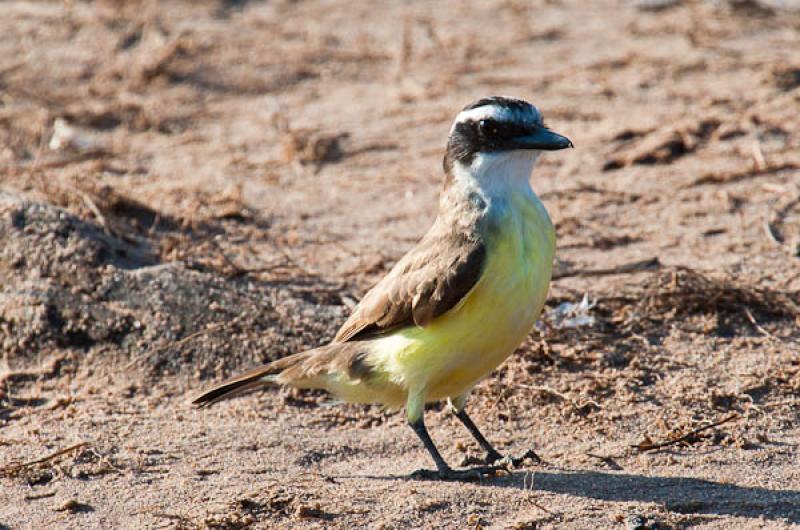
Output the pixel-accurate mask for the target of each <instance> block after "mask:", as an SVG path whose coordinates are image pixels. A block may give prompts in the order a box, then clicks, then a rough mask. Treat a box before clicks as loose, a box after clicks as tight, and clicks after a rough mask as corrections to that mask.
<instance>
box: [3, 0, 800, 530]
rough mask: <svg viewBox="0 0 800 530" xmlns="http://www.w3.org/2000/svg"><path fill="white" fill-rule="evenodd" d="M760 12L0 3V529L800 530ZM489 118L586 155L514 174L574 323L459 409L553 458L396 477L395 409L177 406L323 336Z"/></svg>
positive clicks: (793, 183)
mask: <svg viewBox="0 0 800 530" xmlns="http://www.w3.org/2000/svg"><path fill="white" fill-rule="evenodd" d="M776 4H777V3H776ZM787 4H792V3H791V2H787ZM764 6H765V4H764V3H759V2H754V1H730V2H725V1H720V2H703V1H686V2H682V1H674V2H669V1H667V2H638V3H637V2H578V1H575V2H567V1H563V2H562V1H546V2H545V1H542V2H530V3H529V2H515V1H506V2H499V1H490V2H466V3H465V2H450V1H443V2H435V3H423V2H410V3H401V2H371V3H366V2H364V3H355V2H346V1H343V0H330V1H327V2H318V3H314V2H291V1H287V2H281V1H278V2H248V1H227V2H179V1H174V2H172V1H171V2H162V3H159V2H155V1H150V2H113V1H104V2H101V1H98V2H91V3H86V2H4V3H3V5H2V11H3V16H2V17H0V179H1V181H0V184H2V190H1V192H0V240H2V241H0V280H2V290H0V347H2V352H3V356H2V361H0V362H2V365H0V528H215V529H235V528H362V527H369V528H386V529H389V528H514V529H533V528H559V529H561V528H575V529H585V528H627V529H635V528H638V529H655V528H659V529H684V528H708V529H711V528H716V529H721V528H790V527H800V465H798V457H800V450H798V444H800V427H799V426H798V418H799V417H800V399H798V393H799V392H800V332H799V331H798V325H799V324H800V310H799V309H798V304H800V295H798V293H800V257H798V255H799V254H800V246H799V245H800V113H799V112H798V108H800V107H799V105H800V29H799V28H800V13H798V11H796V10H792V9H788V8H767V7H764ZM491 94H506V95H513V96H518V97H523V98H525V99H529V100H531V101H534V102H535V103H536V104H537V105H538V106H539V107H540V108H541V109H543V111H544V113H545V116H546V119H547V122H548V124H549V125H550V126H551V127H552V128H553V129H555V130H557V131H559V132H562V133H563V134H566V135H568V136H569V137H570V138H572V139H573V141H574V142H575V144H576V146H577V148H576V149H575V150H571V151H569V152H558V153H553V154H550V155H547V156H545V157H544V158H543V160H542V161H541V163H540V165H539V167H538V168H537V170H536V172H535V175H534V177H533V185H534V188H535V189H536V190H537V192H538V193H539V194H540V195H541V197H542V199H543V201H544V202H545V204H546V206H547V208H548V209H549V211H550V212H551V215H552V217H553V219H554V221H555V223H556V226H557V231H558V267H557V269H558V274H557V275H558V278H557V279H556V280H555V281H554V282H553V287H552V290H551V296H550V300H549V302H548V310H552V309H553V308H555V307H557V306H558V305H559V304H561V303H563V302H577V301H579V300H580V299H581V298H582V297H583V295H584V294H585V293H586V294H588V296H589V297H590V299H591V300H596V301H597V305H596V306H594V307H593V308H592V309H591V310H590V311H589V313H588V314H589V315H590V316H592V317H593V318H594V323H593V324H592V325H586V326H581V327H575V328H558V327H557V326H555V325H554V324H553V322H551V321H549V320H546V321H545V324H544V325H542V326H541V328H540V329H537V330H535V331H534V332H533V333H532V334H531V336H530V338H529V340H528V341H527V342H526V344H524V345H523V346H522V347H521V348H520V349H519V351H518V352H517V353H516V354H515V355H514V356H513V357H512V358H511V359H510V360H509V361H508V362H507V363H505V364H504V365H503V366H502V367H500V368H499V369H498V370H497V371H496V373H494V374H493V375H492V376H491V377H490V378H488V379H487V380H486V381H484V382H483V383H481V384H480V385H479V387H478V388H476V391H475V393H474V396H473V398H472V399H471V401H470V406H469V410H470V411H471V412H472V414H473V417H474V418H475V419H476V421H477V422H478V423H479V425H481V427H482V428H483V429H484V431H485V432H486V433H487V435H488V436H489V438H490V439H492V440H493V441H495V442H496V443H497V444H498V445H499V446H500V447H501V448H502V449H503V450H505V451H508V452H510V453H511V454H519V453H523V452H524V451H526V450H527V449H534V450H535V451H536V452H537V453H538V454H539V455H540V456H541V457H542V459H543V462H541V463H538V464H535V463H533V462H528V463H526V464H525V465H524V466H522V467H520V468H519V469H513V470H511V472H510V473H509V474H504V475H503V476H498V477H495V478H490V479H485V480H483V481H482V482H479V483H437V482H425V481H415V480H411V479H410V478H409V476H408V475H409V474H410V473H411V472H412V471H414V470H415V469H417V468H420V467H426V466H430V462H429V461H428V457H427V455H426V454H425V452H424V450H423V449H422V448H421V447H420V445H419V443H418V441H417V440H416V438H415V436H414V434H413V433H412V432H411V430H410V429H408V427H407V426H406V425H405V423H404V420H403V417H402V414H388V413H385V412H383V411H381V410H379V409H377V408H373V407H362V406H352V405H332V404H331V403H330V401H329V400H328V398H326V397H325V396H324V395H322V394H317V393H309V392H296V391H288V390H281V389H274V390H271V391H266V392H262V393H260V394H256V395H252V396H249V397H247V398H242V399H238V400H234V401H230V402H225V403H222V404H220V405H219V406H217V407H214V408H212V409H209V410H202V411H197V410H193V409H192V408H191V407H190V406H189V405H188V404H187V401H188V399H189V398H190V397H191V396H193V395H195V394H196V393H197V392H198V391H200V390H202V389H203V388H206V387H207V386H208V385H210V384H212V383H213V382H214V381H218V380H219V379H221V378H222V377H224V376H226V375H230V374H232V373H234V372H235V371H237V370H241V369H244V368H247V367H250V366H253V365H255V364H257V363H260V362H263V361H267V360H269V359H274V358H278V357H280V356H283V355H286V354H288V353H291V352H294V351H298V350H301V349H303V348H307V347H311V346H314V345H317V344H320V343H322V342H324V341H326V340H329V339H330V338H331V337H332V335H333V334H334V333H335V330H336V328H337V326H338V325H339V324H341V323H342V322H343V321H344V319H345V318H346V315H347V314H348V311H349V310H350V308H352V306H353V303H354V301H356V300H358V298H359V296H360V295H361V294H362V293H363V292H364V291H365V289H367V288H368V287H369V286H370V285H371V284H372V283H373V282H374V281H375V280H376V279H378V278H379V277H380V276H381V275H382V274H384V273H385V272H386V270H387V269H388V268H389V267H390V266H391V265H392V263H394V261H395V260H397V259H398V258H399V257H400V256H401V255H402V254H403V253H404V252H405V251H406V250H407V249H408V248H409V247H410V246H411V245H413V243H414V241H415V240H416V239H417V238H418V237H419V236H420V235H421V234H422V232H423V231H424V230H425V229H426V227H427V226H428V225H429V223H430V222H431V221H432V218H433V215H434V213H435V207H436V196H437V193H438V191H439V187H440V179H441V170H440V164H441V156H442V154H443V147H444V142H445V140H446V136H447V131H448V129H449V126H450V121H451V120H452V118H453V116H454V115H455V114H456V112H457V111H458V109H460V108H461V107H462V106H463V105H465V104H466V103H468V102H470V101H472V100H474V99H476V98H478V97H482V96H485V95H491ZM631 264H633V266H630V265H631ZM629 266H630V267H629ZM428 424H429V427H430V429H431V432H432V436H433V437H434V439H435V440H436V441H437V442H438V444H439V445H440V447H441V448H442V450H443V453H444V455H445V457H446V458H447V459H448V460H449V461H451V462H453V463H454V464H455V463H458V462H460V461H461V460H462V459H464V457H465V456H469V455H473V456H477V455H479V452H478V448H477V447H476V445H475V444H474V442H472V441H471V439H470V438H469V436H468V434H467V433H466V432H465V431H464V430H463V429H462V428H461V427H460V426H459V425H458V424H457V423H456V422H455V421H454V419H453V418H452V417H451V415H450V414H449V413H448V411H447V410H446V409H445V408H444V407H434V408H432V409H431V410H430V411H429V413H428Z"/></svg>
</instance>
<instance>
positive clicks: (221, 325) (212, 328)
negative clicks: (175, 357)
mask: <svg viewBox="0 0 800 530" xmlns="http://www.w3.org/2000/svg"><path fill="white" fill-rule="evenodd" d="M236 320H238V319H237V318H234V319H232V320H225V321H223V322H216V323H214V324H211V325H210V326H207V327H205V328H204V329H201V330H199V331H195V332H194V333H190V334H188V335H186V336H185V337H183V338H182V339H179V340H176V341H174V342H170V343H169V344H164V345H162V346H158V347H156V348H152V349H150V350H148V351H146V352H144V353H142V354H141V355H137V356H136V357H134V358H133V359H131V360H130V362H129V363H128V364H126V365H125V368H130V367H131V366H133V365H134V364H136V363H138V362H139V361H141V360H142V359H145V358H147V357H150V356H151V355H153V354H154V353H158V352H161V351H164V350H167V349H169V348H174V347H176V346H180V345H182V344H186V343H187V342H189V341H190V340H192V339H194V338H196V337H199V336H201V335H205V334H207V333H211V332H212V331H216V330H218V329H220V328H224V327H226V326H229V325H231V324H233V323H234V322H235V321H236Z"/></svg>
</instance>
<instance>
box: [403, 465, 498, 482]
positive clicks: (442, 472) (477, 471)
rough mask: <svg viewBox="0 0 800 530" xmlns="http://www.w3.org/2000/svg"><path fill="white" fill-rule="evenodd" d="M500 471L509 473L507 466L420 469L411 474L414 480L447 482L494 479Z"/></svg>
mask: <svg viewBox="0 0 800 530" xmlns="http://www.w3.org/2000/svg"><path fill="white" fill-rule="evenodd" d="M498 471H506V472H507V471H508V469H506V467H505V466H502V465H499V466H480V467H472V468H469V469H451V468H446V469H439V470H433V469H418V470H416V471H414V472H413V473H411V478H412V479H414V480H446V481H463V482H468V481H474V480H481V479H483V478H493V477H496V476H497V472H498Z"/></svg>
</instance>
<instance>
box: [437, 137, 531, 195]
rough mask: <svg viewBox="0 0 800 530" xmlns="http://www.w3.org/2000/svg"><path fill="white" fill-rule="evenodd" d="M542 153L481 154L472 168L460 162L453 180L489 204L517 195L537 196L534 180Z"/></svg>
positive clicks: (456, 166) (468, 193) (465, 190)
mask: <svg viewBox="0 0 800 530" xmlns="http://www.w3.org/2000/svg"><path fill="white" fill-rule="evenodd" d="M539 154H540V153H539V151H534V150H519V151H503V152H500V153H478V154H476V155H475V157H474V158H473V160H472V164H470V165H466V164H462V163H460V162H456V163H455V164H454V165H453V170H452V171H453V179H454V181H455V182H454V183H455V185H456V186H458V187H459V188H460V189H461V190H462V191H463V192H464V194H465V196H469V195H470V194H472V193H477V194H478V195H480V196H481V198H482V199H484V200H485V201H486V202H487V203H489V204H492V203H493V202H505V201H506V200H507V199H509V198H510V197H511V195H512V194H514V193H522V194H523V195H525V196H531V197H532V196H533V190H532V189H531V184H530V178H531V173H532V172H533V167H534V165H535V164H536V160H537V159H538V158H539Z"/></svg>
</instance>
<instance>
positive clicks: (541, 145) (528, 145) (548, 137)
mask: <svg viewBox="0 0 800 530" xmlns="http://www.w3.org/2000/svg"><path fill="white" fill-rule="evenodd" d="M512 141H513V142H514V146H515V147H516V148H517V149H541V150H542V151H557V150H558V149H566V148H567V147H575V146H574V145H572V141H571V140H570V139H569V138H567V137H566V136H561V135H560V134H557V133H554V132H553V131H551V130H550V129H546V128H544V127H539V128H538V129H536V130H535V131H533V132H531V133H530V134H526V135H525V136H516V137H514V139H513V140H512Z"/></svg>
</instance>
